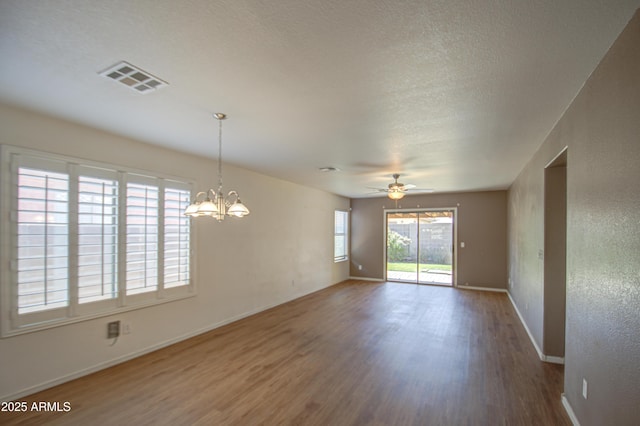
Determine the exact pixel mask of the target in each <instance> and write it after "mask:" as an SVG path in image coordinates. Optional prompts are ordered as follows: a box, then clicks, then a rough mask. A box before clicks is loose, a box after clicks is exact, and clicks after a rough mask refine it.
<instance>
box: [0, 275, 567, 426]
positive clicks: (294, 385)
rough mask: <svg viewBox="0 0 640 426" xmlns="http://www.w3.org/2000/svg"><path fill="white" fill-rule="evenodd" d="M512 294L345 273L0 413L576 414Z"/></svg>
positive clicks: (187, 416)
mask: <svg viewBox="0 0 640 426" xmlns="http://www.w3.org/2000/svg"><path fill="white" fill-rule="evenodd" d="M562 375H563V372H562V366H558V365H553V364H547V363H543V362H541V361H540V360H539V359H538V357H537V355H536V352H535V350H534V348H533V346H532V345H531V342H530V341H529V339H528V337H527V334H526V332H525V330H524V328H523V327H522V325H521V324H520V322H519V320H518V318H517V316H516V314H515V312H514V310H513V307H512V306H511V304H510V302H509V300H508V298H507V296H506V295H505V294H502V293H490V292H478V291H465V290H457V289H453V288H444V287H435V286H434V287H432V286H419V285H413V284H397V283H372V282H361V281H348V282H345V283H342V284H339V285H336V286H333V287H331V288H328V289H325V290H322V291H319V292H317V293H314V294H311V295H309V296H306V297H303V298H301V299H298V300H295V301H293V302H290V303H287V304H285V305H281V306H279V307H277V308H274V309H271V310H269V311H266V312H262V313H260V314H257V315H254V316H252V317H249V318H246V319H243V320H241V321H238V322H236V323H233V324H230V325H227V326H225V327H221V328H219V329H216V330H214V331H211V332H209V333H206V334H202V335H200V336H197V337H194V338H191V339H189V340H186V341H183V342H180V343H178V344H175V345H173V346H170V347H168V348H165V349H162V350H159V351H156V352H153V353H151V354H148V355H145V356H143V357H140V358H137V359H134V360H132V361H129V362H126V363H123V364H120V365H117V366H115V367H112V368H109V369H106V370H103V371H100V372H98V373H95V374H92V375H89V376H86V377H83V378H80V379H77V380H74V381H72V382H68V383H66V384H63V385H60V386H57V387H54V388H51V389H48V390H46V391H43V392H39V393H37V394H34V395H31V396H29V397H25V398H21V401H29V402H30V401H69V402H70V403H71V407H72V409H71V411H70V412H68V413H33V412H32V413H26V414H25V413H20V414H7V413H0V424H5V425H13V424H37V425H40V424H52V425H68V424H69V425H147V424H148V425H279V424H291V425H570V424H571V423H570V421H569V419H568V417H567V416H566V414H565V412H564V409H563V408H562V405H561V403H560V394H561V392H562Z"/></svg>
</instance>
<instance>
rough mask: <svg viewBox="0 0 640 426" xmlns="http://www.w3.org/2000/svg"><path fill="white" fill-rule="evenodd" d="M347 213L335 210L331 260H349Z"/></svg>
mask: <svg viewBox="0 0 640 426" xmlns="http://www.w3.org/2000/svg"><path fill="white" fill-rule="evenodd" d="M348 237H349V212H345V211H340V210H336V212H335V222H334V240H333V241H334V245H333V260H334V262H340V261H343V260H347V259H348V258H349V244H348Z"/></svg>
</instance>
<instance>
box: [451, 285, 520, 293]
mask: <svg viewBox="0 0 640 426" xmlns="http://www.w3.org/2000/svg"><path fill="white" fill-rule="evenodd" d="M456 288H457V289H459V290H475V291H493V292H496V293H508V291H507V289H506V288H494V287H475V286H471V285H459V286H458V287H456Z"/></svg>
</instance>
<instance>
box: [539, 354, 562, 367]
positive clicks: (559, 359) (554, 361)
mask: <svg viewBox="0 0 640 426" xmlns="http://www.w3.org/2000/svg"><path fill="white" fill-rule="evenodd" d="M543 361H544V362H549V363H551V364H561V365H564V357H563V356H552V355H544V359H543Z"/></svg>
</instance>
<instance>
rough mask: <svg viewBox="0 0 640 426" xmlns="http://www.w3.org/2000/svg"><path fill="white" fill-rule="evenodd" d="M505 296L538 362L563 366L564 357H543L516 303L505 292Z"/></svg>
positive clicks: (509, 294)
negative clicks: (525, 332) (522, 327)
mask: <svg viewBox="0 0 640 426" xmlns="http://www.w3.org/2000/svg"><path fill="white" fill-rule="evenodd" d="M507 295H508V296H509V300H510V301H511V305H512V306H513V309H515V310H516V314H518V318H520V322H521V323H522V325H523V326H524V329H525V330H526V331H527V334H528V335H529V340H531V343H533V347H534V348H535V349H536V352H537V353H538V358H540V361H544V362H549V363H552V364H564V357H559V356H551V355H545V354H544V353H543V352H542V350H541V349H540V347H539V346H538V343H537V342H536V339H534V338H533V334H531V330H529V327H527V323H526V322H525V320H524V317H523V316H522V314H521V313H520V310H519V309H518V306H517V305H516V302H515V301H514V300H513V297H511V293H509V292H508V291H507Z"/></svg>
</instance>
